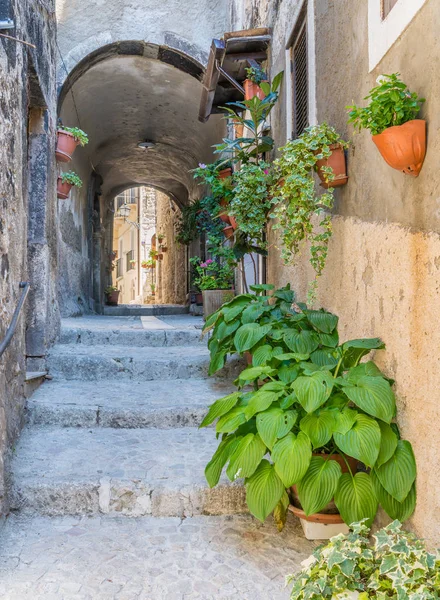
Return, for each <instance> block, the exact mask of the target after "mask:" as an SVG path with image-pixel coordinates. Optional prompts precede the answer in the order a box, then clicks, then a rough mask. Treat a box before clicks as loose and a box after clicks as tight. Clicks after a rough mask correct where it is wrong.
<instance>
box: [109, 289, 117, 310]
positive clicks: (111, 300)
mask: <svg viewBox="0 0 440 600" xmlns="http://www.w3.org/2000/svg"><path fill="white" fill-rule="evenodd" d="M106 296H107V300H106V304H107V306H117V305H118V300H119V290H115V291H114V292H110V293H109V294H106Z"/></svg>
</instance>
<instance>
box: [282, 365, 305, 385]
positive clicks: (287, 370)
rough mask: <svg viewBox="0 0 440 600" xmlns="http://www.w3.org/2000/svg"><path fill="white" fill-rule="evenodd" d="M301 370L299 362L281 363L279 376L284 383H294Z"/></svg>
mask: <svg viewBox="0 0 440 600" xmlns="http://www.w3.org/2000/svg"><path fill="white" fill-rule="evenodd" d="M299 372H300V368H299V365H297V364H290V365H281V367H280V368H279V369H278V377H279V378H280V379H281V381H283V382H284V383H292V381H295V379H296V378H297V377H298V374H299Z"/></svg>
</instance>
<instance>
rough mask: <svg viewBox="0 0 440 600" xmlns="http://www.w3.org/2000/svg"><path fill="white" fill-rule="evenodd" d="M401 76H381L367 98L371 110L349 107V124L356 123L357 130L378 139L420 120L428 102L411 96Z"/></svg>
mask: <svg viewBox="0 0 440 600" xmlns="http://www.w3.org/2000/svg"><path fill="white" fill-rule="evenodd" d="M399 75H400V73H393V74H392V75H381V76H380V77H379V78H378V79H377V83H378V85H377V86H376V87H374V88H373V89H372V90H371V91H370V93H369V94H368V96H366V97H365V100H369V104H368V106H365V107H363V108H360V107H358V106H356V105H353V106H347V109H348V111H349V113H348V114H349V117H350V118H349V120H348V122H349V123H353V125H354V127H355V129H357V130H358V131H360V130H361V129H369V130H370V131H371V133H372V135H376V134H378V133H382V131H384V130H385V129H387V128H388V127H392V126H393V125H403V124H404V123H407V122H408V121H411V120H412V119H415V118H416V117H417V115H418V114H419V111H420V108H421V104H422V103H423V102H425V99H424V98H419V96H418V95H417V94H416V93H415V92H410V91H409V89H408V86H407V85H406V84H405V83H403V81H401V80H400V79H399Z"/></svg>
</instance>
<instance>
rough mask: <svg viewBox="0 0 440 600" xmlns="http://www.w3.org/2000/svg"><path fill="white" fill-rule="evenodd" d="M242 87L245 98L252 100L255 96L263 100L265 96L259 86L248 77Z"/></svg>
mask: <svg viewBox="0 0 440 600" xmlns="http://www.w3.org/2000/svg"><path fill="white" fill-rule="evenodd" d="M265 83H266V82H265ZM243 87H244V99H245V100H252V98H253V97H254V96H257V97H258V98H259V99H260V100H264V99H265V98H266V94H265V93H264V92H263V90H262V89H261V88H260V86H259V85H257V84H256V83H254V82H253V81H251V80H250V79H245V81H244V83H243Z"/></svg>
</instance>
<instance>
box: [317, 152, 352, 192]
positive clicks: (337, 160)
mask: <svg viewBox="0 0 440 600" xmlns="http://www.w3.org/2000/svg"><path fill="white" fill-rule="evenodd" d="M330 150H331V151H332V153H331V155H330V156H329V157H328V158H322V159H321V160H318V161H317V163H316V170H317V173H318V175H319V178H320V180H321V181H322V183H321V185H322V187H323V188H325V189H328V188H329V187H332V188H335V187H339V186H341V185H345V184H346V183H347V181H348V176H347V161H346V159H345V152H344V148H343V147H342V146H341V145H340V144H332V145H331V146H330ZM322 167H331V168H332V170H333V174H334V176H335V178H334V179H333V181H331V182H329V183H327V182H326V180H325V175H324V172H323V170H322Z"/></svg>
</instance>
